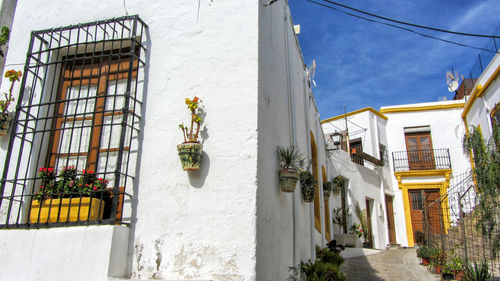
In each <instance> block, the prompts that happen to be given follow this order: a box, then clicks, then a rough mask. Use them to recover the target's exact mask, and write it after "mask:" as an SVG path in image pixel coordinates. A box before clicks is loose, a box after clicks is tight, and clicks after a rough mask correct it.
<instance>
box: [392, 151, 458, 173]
mask: <svg viewBox="0 0 500 281" xmlns="http://www.w3.org/2000/svg"><path fill="white" fill-rule="evenodd" d="M392 162H393V166H394V171H395V172H404V171H412V170H442V169H451V161H450V151H449V149H448V148H440V149H418V150H408V151H395V152H393V153H392Z"/></svg>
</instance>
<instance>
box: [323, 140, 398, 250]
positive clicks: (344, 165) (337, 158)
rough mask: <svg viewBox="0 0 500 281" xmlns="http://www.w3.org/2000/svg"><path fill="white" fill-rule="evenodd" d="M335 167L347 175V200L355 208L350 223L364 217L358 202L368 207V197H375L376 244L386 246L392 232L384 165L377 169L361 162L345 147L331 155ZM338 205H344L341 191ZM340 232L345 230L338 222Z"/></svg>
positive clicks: (373, 216)
mask: <svg viewBox="0 0 500 281" xmlns="http://www.w3.org/2000/svg"><path fill="white" fill-rule="evenodd" d="M331 159H332V162H333V169H334V170H335V173H336V174H337V175H341V176H342V177H344V178H345V179H347V182H348V185H347V192H346V200H347V206H348V207H349V209H350V211H351V217H350V219H348V225H349V226H351V225H352V224H354V223H359V222H360V219H359V218H358V217H357V215H356V205H359V207H360V208H361V209H362V210H363V209H367V206H366V199H369V200H372V204H371V205H372V206H370V211H371V226H372V235H373V247H374V248H376V249H385V248H386V247H387V245H388V244H389V236H388V235H389V234H388V229H387V215H386V210H385V196H384V195H385V192H384V189H382V186H383V185H384V184H383V182H382V179H383V176H382V175H381V173H383V171H382V169H383V168H375V170H372V169H369V168H367V167H364V166H361V165H359V164H356V163H354V162H352V161H351V158H350V156H349V155H348V154H347V153H346V152H345V151H343V150H336V151H334V152H333V153H332V156H331ZM334 200H335V202H336V206H341V203H340V195H339V196H335V198H334ZM334 229H335V232H336V233H341V229H340V228H339V227H338V226H335V227H334Z"/></svg>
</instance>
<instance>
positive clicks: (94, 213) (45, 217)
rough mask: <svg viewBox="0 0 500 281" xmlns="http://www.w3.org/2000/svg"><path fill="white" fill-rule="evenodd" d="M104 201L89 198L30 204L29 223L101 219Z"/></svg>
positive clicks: (50, 200)
mask: <svg viewBox="0 0 500 281" xmlns="http://www.w3.org/2000/svg"><path fill="white" fill-rule="evenodd" d="M103 212H104V201H103V200H100V199H97V198H91V197H81V198H80V197H78V198H62V199H44V200H41V201H38V200H33V202H31V210H30V223H47V222H49V223H53V222H68V221H69V222H76V221H87V220H91V221H92V220H97V219H102V215H103Z"/></svg>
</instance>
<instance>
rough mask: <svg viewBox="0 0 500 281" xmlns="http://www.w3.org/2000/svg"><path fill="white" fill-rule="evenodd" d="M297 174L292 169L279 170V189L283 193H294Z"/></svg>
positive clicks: (297, 178)
mask: <svg viewBox="0 0 500 281" xmlns="http://www.w3.org/2000/svg"><path fill="white" fill-rule="evenodd" d="M298 180H299V172H298V171H297V170H294V169H281V171H280V189H281V191H283V192H294V191H295V186H296V185H297V181H298Z"/></svg>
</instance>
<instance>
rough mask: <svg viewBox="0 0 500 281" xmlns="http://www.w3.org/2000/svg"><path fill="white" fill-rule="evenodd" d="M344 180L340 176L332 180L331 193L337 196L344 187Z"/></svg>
mask: <svg viewBox="0 0 500 281" xmlns="http://www.w3.org/2000/svg"><path fill="white" fill-rule="evenodd" d="M344 182H345V181H344V178H343V177H342V176H340V175H338V176H336V177H334V178H333V193H335V194H337V195H338V194H339V193H340V191H341V189H342V188H343V187H344Z"/></svg>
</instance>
